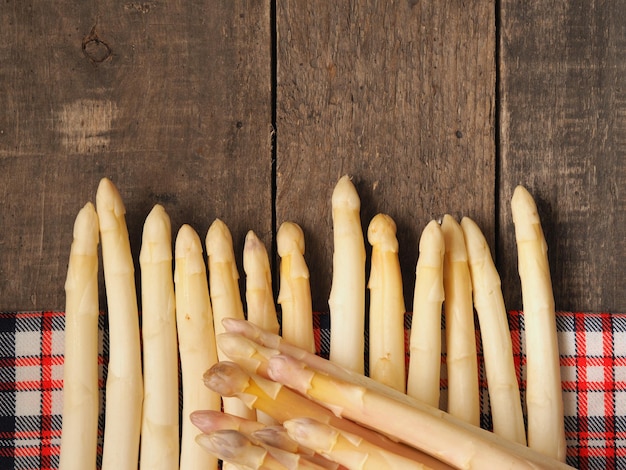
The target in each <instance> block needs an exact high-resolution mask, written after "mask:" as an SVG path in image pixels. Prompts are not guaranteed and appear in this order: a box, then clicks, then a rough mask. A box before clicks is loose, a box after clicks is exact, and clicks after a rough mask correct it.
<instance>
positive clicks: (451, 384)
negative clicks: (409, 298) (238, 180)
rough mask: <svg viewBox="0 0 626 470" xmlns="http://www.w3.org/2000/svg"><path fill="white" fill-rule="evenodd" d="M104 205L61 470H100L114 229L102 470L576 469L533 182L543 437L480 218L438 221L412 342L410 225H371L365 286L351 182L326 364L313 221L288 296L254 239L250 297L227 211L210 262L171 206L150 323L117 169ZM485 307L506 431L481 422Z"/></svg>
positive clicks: (92, 235) (297, 238) (83, 298)
mask: <svg viewBox="0 0 626 470" xmlns="http://www.w3.org/2000/svg"><path fill="white" fill-rule="evenodd" d="M96 202H97V204H96V207H94V206H93V205H92V204H87V205H85V207H84V208H83V209H82V210H81V211H80V213H79V214H78V216H77V218H76V223H75V227H74V242H73V243H72V247H71V252H70V258H69V265H68V276H67V282H66V293H67V306H66V322H67V328H66V355H65V368H64V407H63V431H62V432H63V434H62V436H63V438H62V444H61V459H60V468H62V469H73V468H76V469H88V468H96V462H97V436H98V420H97V416H98V412H99V410H98V406H99V405H98V402H99V390H98V387H97V354H98V351H97V335H98V332H97V316H98V312H99V308H100V306H99V304H98V242H99V240H100V241H101V243H102V259H103V271H104V278H105V288H106V298H107V307H108V328H109V337H110V344H109V351H110V353H109V363H108V373H107V381H106V390H105V396H106V409H105V413H106V414H105V429H104V444H103V456H102V468H103V469H107V468H112V469H115V470H124V469H136V468H138V467H141V468H146V469H148V468H149V469H176V468H181V469H196V468H197V469H211V468H218V467H219V466H220V465H222V466H223V468H235V469H244V470H246V469H345V468H347V469H377V470H381V469H397V468H403V469H404V468H406V469H411V468H416V469H449V468H459V469H477V468H480V469H484V468H511V469H553V468H555V469H558V468H570V467H568V466H567V465H566V464H565V463H564V462H565V437H564V423H563V403H562V395H561V379H560V373H559V351H558V344H557V341H556V322H555V309H554V301H553V296H552V287H551V281H550V276H549V266H548V259H547V248H546V243H545V239H544V236H543V231H542V228H541V223H540V220H539V216H538V214H537V209H536V206H535V203H534V201H533V198H532V196H531V195H530V194H529V193H528V191H527V190H526V189H524V188H523V187H521V186H520V187H518V188H516V190H515V192H514V195H513V199H512V202H511V203H512V212H513V219H514V223H515V232H516V240H517V247H518V255H519V270H520V280H521V285H522V296H523V299H522V300H523V305H524V315H525V322H526V336H525V337H526V342H527V347H526V352H527V376H526V383H527V388H526V403H525V405H526V410H527V421H528V428H527V429H526V428H525V425H524V415H523V412H522V410H523V407H522V401H521V394H520V388H519V384H518V379H517V374H516V371H515V367H514V362H513V353H512V346H511V335H510V331H509V328H508V319H507V311H506V308H505V305H504V301H503V298H502V292H501V288H500V278H499V276H498V273H497V270H496V268H495V265H494V263H493V260H492V258H491V253H490V250H489V246H488V245H487V242H486V240H485V237H484V236H483V234H482V232H481V230H480V228H479V227H478V225H477V224H476V223H475V222H473V221H472V220H471V219H469V218H467V217H466V218H463V220H461V221H460V222H459V221H456V220H455V219H454V218H453V217H451V216H450V215H445V216H444V217H443V219H442V221H441V222H437V221H435V220H433V221H430V223H428V224H427V225H426V226H425V228H424V230H423V232H422V236H421V239H420V242H419V258H418V260H417V264H416V275H415V286H414V303H413V306H412V307H413V308H412V323H411V331H410V336H409V341H408V343H409V344H408V350H405V349H406V348H405V339H404V338H405V336H404V334H405V332H404V315H405V312H406V310H407V309H406V308H405V304H404V293H403V287H402V275H401V272H400V263H399V246H398V241H397V238H396V225H395V222H394V221H393V220H392V218H391V217H389V216H388V215H386V214H378V215H376V216H375V217H374V218H373V219H372V220H371V222H370V224H369V227H368V230H367V240H368V241H369V243H370V244H371V247H372V249H371V263H370V265H371V272H370V273H369V279H368V282H367V284H366V282H365V279H366V278H367V277H368V276H367V275H366V273H365V257H366V251H365V245H364V240H365V237H364V233H363V230H362V225H361V219H360V199H359V196H358V194H357V191H356V188H355V186H354V184H353V183H352V181H351V179H350V178H349V177H348V176H344V177H342V178H340V180H339V181H338V183H337V185H336V186H335V190H334V192H333V197H332V201H331V204H332V214H333V231H334V257H333V279H332V289H331V294H330V298H329V307H330V320H331V329H330V335H331V337H330V354H329V360H327V359H324V358H322V357H321V356H319V355H316V354H315V344H316V343H315V337H314V330H313V311H312V305H311V286H310V280H309V270H308V267H307V264H306V261H305V256H304V255H305V245H304V233H303V231H302V229H301V228H300V227H299V226H298V225H297V224H296V223H294V222H290V221H286V222H284V223H283V224H282V225H281V226H280V229H279V230H278V233H277V248H278V255H279V257H280V272H279V273H278V277H279V279H280V289H279V290H280V292H279V295H278V298H277V299H274V296H273V288H272V273H271V271H270V262H269V256H268V253H267V251H266V248H265V245H264V244H263V242H262V241H261V240H260V239H259V238H258V237H257V236H256V235H255V234H254V232H252V231H250V232H249V233H248V235H247V236H246V239H245V244H244V247H243V266H244V271H245V275H246V276H245V293H244V294H245V295H242V293H241V292H240V280H239V273H238V269H237V265H236V261H235V259H236V258H235V250H234V247H233V240H232V237H231V234H230V231H229V229H228V227H227V225H226V224H225V223H224V222H223V221H221V220H219V219H217V220H215V221H214V222H213V224H212V225H211V227H210V228H209V231H208V233H207V236H206V240H205V241H206V258H205V257H204V255H203V248H202V243H201V240H200V237H199V236H198V234H197V233H196V232H195V231H194V229H193V228H191V227H190V226H189V225H183V226H182V227H181V228H180V229H179V231H178V234H177V236H176V238H175V240H174V241H173V240H172V238H173V237H172V230H171V226H170V219H169V216H168V214H167V213H166V211H165V209H164V208H163V207H161V206H160V205H156V206H155V207H154V208H153V210H152V211H151V212H150V214H149V215H148V216H147V218H146V221H145V225H144V231H143V238H142V246H141V251H140V256H139V265H140V269H141V276H140V288H141V299H140V300H141V313H142V317H141V328H140V322H139V308H138V304H139V302H138V299H137V294H136V288H135V284H134V266H133V260H132V255H131V249H130V243H129V237H128V231H127V229H126V221H125V209H124V205H123V202H122V198H121V196H120V194H119V192H118V190H117V188H116V187H115V186H114V185H113V183H112V182H111V181H109V180H108V179H106V178H105V179H103V180H102V181H101V183H100V186H99V188H98V192H97V197H96ZM207 271H208V273H207ZM366 288H369V290H370V296H369V312H368V313H369V316H368V315H366V312H365V309H366V303H365V298H366V296H365V289H366ZM244 299H245V303H244V301H243V300H244ZM474 312H475V313H476V314H477V317H478V320H479V327H480V332H481V338H482V351H483V356H484V362H485V364H484V366H485V370H486V376H487V383H488V392H489V399H490V407H491V409H490V412H491V417H492V422H493V429H489V430H487V429H481V428H480V427H479V426H480V402H479V385H478V356H477V345H476V339H475V338H476V336H475V331H476V326H475V325H474ZM442 315H443V317H444V319H445V335H444V338H445V341H444V342H442ZM366 317H369V324H368V325H366V324H365V319H366ZM279 319H280V322H279ZM365 334H368V340H369V341H368V344H369V348H368V350H367V351H366V350H365V341H364V340H365V337H364V335H365ZM442 352H445V355H446V356H445V357H446V361H445V362H446V368H447V377H448V390H447V401H446V402H445V403H444V402H443V401H441V399H440V380H441V378H440V374H441V366H442V360H441V359H442ZM407 354H408V367H407V365H406V358H407ZM366 361H367V362H366ZM179 364H180V371H179ZM365 371H368V372H369V374H368V375H369V376H365V375H364V372H365ZM179 372H180V374H181V377H182V380H181V383H180V385H179V382H178V377H179ZM181 404H182V407H181V406H180V405H181ZM444 404H445V406H444ZM181 409H182V416H181V415H180V413H181ZM179 422H181V423H182V429H179Z"/></svg>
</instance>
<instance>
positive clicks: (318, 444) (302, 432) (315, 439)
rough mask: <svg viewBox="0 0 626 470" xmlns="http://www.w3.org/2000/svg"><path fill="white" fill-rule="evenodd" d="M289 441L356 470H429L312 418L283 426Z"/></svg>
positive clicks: (286, 422) (286, 423)
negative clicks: (396, 469) (398, 469)
mask: <svg viewBox="0 0 626 470" xmlns="http://www.w3.org/2000/svg"><path fill="white" fill-rule="evenodd" d="M283 426H284V427H285V429H286V430H287V433H288V434H289V437H291V438H292V439H293V440H295V441H296V442H297V443H299V444H301V445H303V446H305V447H308V448H310V449H312V450H314V451H315V452H317V453H318V454H320V455H322V456H323V457H326V458H327V459H329V460H332V461H333V462H337V463H338V464H341V465H343V466H344V467H346V468H350V469H354V470H357V469H358V470H379V469H387V468H389V469H394V468H401V469H406V470H409V469H415V470H426V469H430V468H431V467H428V466H426V465H424V464H422V463H420V462H415V461H413V460H410V459H407V458H405V457H402V456H400V455H397V454H394V453H393V452H389V451H388V450H385V449H383V448H381V447H378V446H377V445H375V444H373V443H371V442H369V441H368V440H366V439H364V438H363V437H361V436H356V435H354V434H351V433H348V432H346V431H341V430H339V429H337V428H334V427H332V426H330V425H328V424H326V423H321V422H319V421H316V420H315V419H313V418H312V417H303V418H294V419H290V420H287V421H285V422H284V423H283Z"/></svg>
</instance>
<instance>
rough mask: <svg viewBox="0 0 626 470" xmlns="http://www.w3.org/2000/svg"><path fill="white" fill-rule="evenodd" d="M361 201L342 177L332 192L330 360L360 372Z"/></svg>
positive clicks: (362, 288) (362, 326) (362, 308)
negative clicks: (332, 248)
mask: <svg viewBox="0 0 626 470" xmlns="http://www.w3.org/2000/svg"><path fill="white" fill-rule="evenodd" d="M360 208H361V201H360V199H359V195H358V194H357V192H356V188H355V187H354V185H353V184H352V181H351V180H350V178H349V177H348V176H347V175H346V176H342V177H341V178H340V179H339V181H338V182H337V184H336V186H335V189H334V191H333V195H332V213H333V243H334V251H333V279H332V286H331V290H330V297H329V300H328V306H329V307H330V322H331V325H332V328H331V330H330V360H331V361H333V362H336V363H337V364H340V365H341V366H343V367H345V368H347V369H350V370H353V371H355V372H358V373H363V371H364V369H365V367H364V354H365V352H364V350H365V341H364V334H365V242H364V238H363V229H362V227H361V217H360V213H359V212H360Z"/></svg>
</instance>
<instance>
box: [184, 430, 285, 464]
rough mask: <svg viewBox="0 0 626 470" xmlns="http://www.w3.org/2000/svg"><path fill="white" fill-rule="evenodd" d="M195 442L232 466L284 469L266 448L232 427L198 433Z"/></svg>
mask: <svg viewBox="0 0 626 470" xmlns="http://www.w3.org/2000/svg"><path fill="white" fill-rule="evenodd" d="M196 442H198V444H200V446H202V447H203V448H204V449H205V450H206V451H208V452H210V453H212V454H214V455H215V456H216V457H218V458H219V459H222V460H223V461H224V463H230V464H232V465H234V467H233V468H241V467H243V468H245V469H262V470H286V469H287V467H285V466H284V465H283V464H282V463H281V462H279V461H278V460H276V459H275V458H274V457H273V456H272V454H271V453H270V452H268V450H267V449H265V448H264V447H262V446H259V445H257V444H255V443H253V442H252V441H250V439H249V438H248V437H247V436H245V435H244V434H242V433H240V432H239V431H235V430H233V429H221V430H217V431H213V432H211V433H209V434H199V435H198V436H197V437H196Z"/></svg>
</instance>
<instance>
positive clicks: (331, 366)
mask: <svg viewBox="0 0 626 470" xmlns="http://www.w3.org/2000/svg"><path fill="white" fill-rule="evenodd" d="M224 325H225V327H226V329H227V331H228V334H231V335H232V336H233V338H232V339H231V340H229V341H233V345H232V346H233V347H235V344H236V342H234V337H235V336H237V335H238V334H241V335H245V337H246V338H247V339H250V340H251V341H253V343H254V342H257V341H258V343H257V344H260V345H262V347H261V348H258V350H257V352H256V353H251V352H250V351H247V352H246V355H247V357H249V358H251V359H249V361H250V362H249V365H250V366H254V367H257V370H259V373H262V374H265V375H266V376H267V377H269V374H268V370H267V368H268V366H269V358H271V357H273V356H277V355H278V354H277V350H280V353H281V354H284V355H287V356H291V357H293V358H296V359H298V360H300V361H302V362H303V363H304V364H306V365H307V366H308V367H310V368H311V369H314V370H316V371H319V372H321V373H322V374H324V375H326V376H329V377H333V378H334V379H338V380H339V381H344V382H347V383H349V384H350V386H351V387H360V388H362V389H365V390H371V391H372V392H375V393H376V394H379V395H382V396H384V397H385V398H386V399H389V400H392V401H394V402H399V403H400V404H401V405H402V406H407V407H409V408H416V409H417V410H418V411H420V412H425V413H429V414H431V415H432V416H433V417H434V418H436V419H441V418H443V419H444V420H446V421H448V422H451V424H452V425H453V427H455V428H456V427H460V428H462V429H463V430H464V432H467V433H469V434H468V435H470V436H471V435H475V434H476V435H477V438H478V439H479V440H480V441H486V444H487V445H495V446H497V447H504V448H505V449H506V450H507V451H509V452H511V453H513V454H518V455H521V456H522V457H524V458H526V459H527V460H530V461H535V460H537V459H538V460H539V462H545V460H546V459H545V458H544V457H543V456H542V455H540V454H538V453H537V452H532V451H530V450H529V449H528V448H527V447H525V446H522V445H520V444H517V443H513V442H511V441H508V440H506V439H503V438H501V437H500V436H497V435H495V434H494V433H492V432H488V431H485V430H483V429H480V428H479V427H477V426H474V425H472V424H469V423H467V422H465V421H462V420H460V419H458V418H455V417H453V416H451V415H449V414H448V413H445V412H442V411H441V410H439V409H437V408H435V407H432V406H428V405H426V404H424V403H422V402H420V401H419V400H416V399H414V398H413V397H410V396H408V395H406V394H404V393H401V392H398V391H397V390H395V389H393V388H391V387H387V386H385V385H383V384H381V383H379V382H376V381H374V380H372V379H370V378H369V377H366V376H364V375H360V374H356V373H354V372H352V371H349V370H347V369H344V368H342V367H340V366H338V365H337V364H335V363H332V362H330V361H328V360H326V359H324V358H322V357H320V356H316V355H314V354H310V353H308V352H306V351H303V350H301V349H299V348H297V347H295V346H293V345H290V344H288V343H285V342H284V341H282V340H281V338H280V337H279V336H277V335H274V334H271V333H269V332H265V331H262V330H261V329H259V328H258V327H256V326H254V325H252V324H251V323H250V322H246V321H240V320H233V319H228V320H225V321H224ZM236 332H239V333H236ZM221 339H222V338H221V337H220V338H218V342H220V340H221ZM240 344H241V347H242V349H254V344H250V343H249V342H244V343H240ZM263 345H267V346H263ZM272 347H273V348H274V350H273V351H272V349H271V348H272ZM253 356H254V357H253ZM263 357H265V358H266V359H267V362H265V363H264V361H265V359H263ZM255 362H256V365H255ZM325 406H329V405H325ZM294 408H295V407H294ZM330 408H331V409H335V408H333V407H332V406H331V407H330ZM381 414H382V415H383V416H384V412H382V411H381ZM330 424H332V423H330ZM348 431H350V430H348ZM490 443H491V444H490ZM547 460H548V461H550V459H547ZM553 463H554V462H553ZM557 465H558V464H557ZM431 466H433V464H431ZM557 468H558V467H557ZM560 468H568V467H560Z"/></svg>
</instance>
